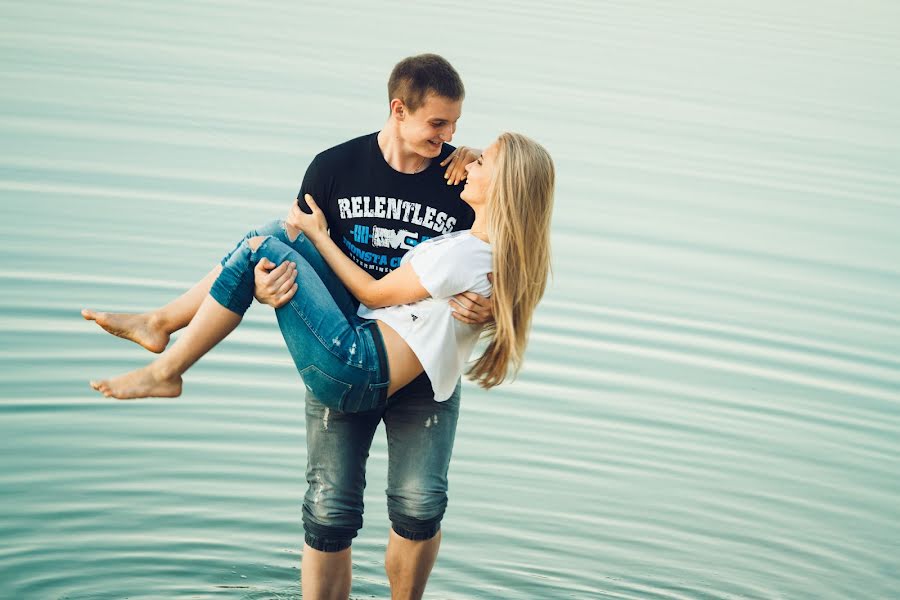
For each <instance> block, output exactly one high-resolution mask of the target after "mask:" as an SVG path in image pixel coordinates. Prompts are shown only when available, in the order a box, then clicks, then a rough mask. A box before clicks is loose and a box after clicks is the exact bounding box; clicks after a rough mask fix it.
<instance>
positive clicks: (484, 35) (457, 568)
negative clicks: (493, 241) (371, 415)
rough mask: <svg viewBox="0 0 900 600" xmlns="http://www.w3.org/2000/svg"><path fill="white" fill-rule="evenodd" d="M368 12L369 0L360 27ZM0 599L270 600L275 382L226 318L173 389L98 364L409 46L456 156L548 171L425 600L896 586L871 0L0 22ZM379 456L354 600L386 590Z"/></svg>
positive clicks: (137, 7)
mask: <svg viewBox="0 0 900 600" xmlns="http://www.w3.org/2000/svg"><path fill="white" fill-rule="evenodd" d="M376 4H377V6H376ZM0 17H2V19H0V31H2V35H0V211H2V213H0V214H2V217H0V231H2V232H3V233H4V234H5V236H4V237H5V240H6V244H5V249H4V251H3V253H2V259H0V286H2V290H3V291H2V294H0V390H2V391H0V394H2V397H0V452H2V463H0V540H2V541H0V597H3V598H15V599H32V598H34V599H41V600H42V599H46V598H66V599H69V600H76V599H78V600H81V599H96V598H110V599H113V598H115V599H119V598H131V599H144V598H204V599H205V598H216V599H219V598H222V599H224V598H239V599H259V600H261V599H273V598H279V599H280V598H298V597H299V595H300V589H299V587H300V586H299V564H300V551H301V549H302V529H301V522H300V506H301V501H302V496H303V492H304V490H305V481H304V473H303V472H304V465H305V450H304V444H305V440H304V436H305V432H304V428H303V427H304V424H303V411H302V403H303V387H302V385H300V383H299V380H298V377H297V375H296V372H295V371H294V369H293V367H292V364H291V362H290V359H289V357H288V355H287V353H286V351H285V350H284V348H283V344H282V341H281V338H280V336H279V334H278V331H277V328H276V326H275V325H274V319H273V318H272V315H271V313H270V312H268V310H266V309H265V308H264V307H258V306H256V307H254V308H253V309H252V310H251V312H250V313H249V316H248V319H247V320H246V322H245V324H244V325H242V327H241V328H240V329H239V330H238V331H237V332H236V333H235V334H234V335H233V336H232V337H231V338H229V339H228V340H227V341H226V342H225V343H224V344H222V345H221V346H220V347H219V348H217V349H215V350H214V351H213V352H212V353H211V354H210V355H209V356H208V357H206V358H205V359H204V360H203V361H201V362H200V363H199V364H198V365H197V366H196V367H195V368H194V369H193V370H192V371H191V372H190V373H189V374H188V375H187V378H186V388H185V389H186V391H185V394H184V395H183V396H182V397H181V398H178V399H175V400H146V401H140V402H129V403H120V402H114V401H110V400H106V399H103V398H101V397H98V396H97V395H95V394H94V393H93V392H92V391H91V390H90V389H89V388H88V386H87V381H88V379H90V378H94V377H98V376H106V375H112V374H117V373H120V372H123V371H125V370H129V369H132V368H135V367H138V366H140V365H142V364H144V363H145V362H146V361H147V360H148V355H147V353H146V352H144V351H143V350H141V349H140V348H138V347H137V346H134V345H132V344H129V343H127V342H125V341H122V340H119V339H116V338H113V337H111V336H108V335H105V334H103V333H102V332H101V331H100V330H99V329H97V328H96V327H95V326H93V325H92V324H90V323H87V322H85V321H82V320H81V319H80V317H79V314H78V311H79V309H80V308H81V307H83V306H89V307H94V308H98V309H107V310H118V311H141V310H146V309H148V308H151V307H154V306H157V305H160V304H162V303H164V302H166V301H167V300H169V299H170V298H172V297H173V296H175V295H177V294H178V293H180V291H181V290H183V289H185V288H186V287H188V286H189V285H190V284H191V283H192V282H193V281H194V280H196V279H198V278H199V277H200V276H201V275H202V274H204V273H205V272H206V271H207V270H208V268H210V267H211V266H212V265H213V264H214V263H215V262H216V261H217V260H218V259H219V258H220V256H221V255H222V254H223V253H224V251H226V250H227V249H228V248H230V247H231V245H232V244H233V242H234V240H235V239H237V238H238V237H239V236H240V235H242V234H243V232H244V231H245V230H247V229H248V228H249V227H250V226H253V225H256V224H259V223H262V222H264V221H265V220H268V219H270V218H273V217H277V216H281V215H283V214H285V213H286V209H287V205H288V203H289V202H290V200H291V198H292V197H293V195H294V194H296V191H297V188H298V186H299V182H300V180H301V178H302V176H303V172H304V170H305V168H306V165H307V164H308V162H309V161H310V160H311V158H312V157H313V156H314V155H315V153H316V152H318V151H320V150H322V149H324V148H326V147H329V146H331V145H334V144H336V143H339V142H341V141H343V140H345V139H348V138H350V137H354V136H356V135H360V134H363V133H367V132H371V131H374V130H376V129H378V128H379V127H380V126H381V125H382V123H383V122H384V119H385V117H386V114H387V102H386V93H385V82H386V79H387V76H388V73H389V72H390V68H391V67H392V66H393V64H394V63H395V62H396V61H397V60H398V59H400V58H402V57H403V56H407V55H410V54H415V53H419V52H424V51H435V52H438V53H440V54H443V55H444V56H446V57H447V58H449V59H450V60H451V61H452V62H453V63H454V65H455V66H456V67H457V69H458V70H459V71H460V73H461V75H462V76H463V79H464V81H465V83H466V86H467V90H468V95H467V97H466V101H465V106H464V113H463V118H462V119H461V121H460V123H459V130H458V132H457V133H458V135H457V137H456V139H455V140H454V143H461V144H467V145H474V146H479V145H481V146H483V145H485V144H487V143H489V142H490V141H491V140H492V139H493V137H495V136H496V134H497V133H499V132H500V131H502V130H515V131H521V132H523V133H527V134H528V135H531V136H532V137H534V138H536V139H538V140H539V141H541V142H542V143H544V144H545V145H546V146H547V147H548V149H549V150H550V151H551V153H552V154H553V156H554V158H555V160H556V164H557V169H558V181H559V183H558V190H557V209H556V213H555V219H554V224H553V232H554V237H553V241H554V279H553V282H552V285H551V287H550V289H549V291H548V293H547V296H546V300H545V301H544V303H543V305H542V306H541V308H540V311H539V312H538V314H537V317H536V321H535V326H534V333H533V336H532V341H531V346H530V348H529V353H528V361H527V364H526V367H525V369H524V371H523V372H522V374H521V376H520V377H519V379H518V381H517V382H515V383H513V384H511V385H506V386H503V387H501V388H498V389H496V390H493V391H491V392H489V393H485V392H483V391H481V390H479V389H478V388H476V387H474V386H472V385H468V386H467V387H466V388H465V389H464V394H463V410H462V415H461V418H460V423H459V433H458V437H457V443H456V448H455V453H454V458H453V463H452V465H451V473H450V476H451V491H450V505H449V508H448V512H447V515H446V518H445V520H444V539H443V545H442V549H441V554H440V557H439V559H438V563H437V566H436V568H435V571H434V573H433V575H432V578H431V581H430V583H429V588H428V597H431V598H447V599H463V598H503V599H520V598H521V599H525V598H617V599H644V598H652V599H660V600H662V599H666V600H670V599H685V600H687V599H697V598H752V599H763V598H817V599H825V598H828V599H830V598H834V599H848V598H849V599H862V598H877V599H890V598H898V597H900V558H898V556H900V514H898V513H900V511H898V506H900V475H898V473H900V311H898V307H900V191H898V190H900V81H898V77H900V75H898V72H900V71H898V65H900V35H898V33H900V26H898V24H900V8H898V5H897V4H896V3H893V2H887V1H871V2H857V3H850V2H837V1H824V2H821V1H819V2H811V1H799V2H774V1H772V0H763V1H761V2H756V3H738V2H724V3H715V2H704V1H701V0H687V1H685V2H678V3H669V2H651V1H636V2H569V3H560V4H555V5H554V4H546V3H536V2H518V3H496V4H495V3H478V4H465V5H453V4H444V5H442V6H437V5H434V6H431V7H426V6H420V5H418V4H411V3H399V2H386V3H371V4H370V3H362V2H357V3H347V4H343V3H341V4H336V5H332V6H326V5H324V4H315V5H306V4H305V3H276V2H253V3H251V2H237V1H233V2H187V3H181V2H156V3H144V2H131V1H122V2H110V3H102V2H42V3H15V2H9V3H4V4H3V5H2V7H0ZM386 466H387V463H386V443H385V440H384V437H383V435H382V434H381V433H379V434H378V435H376V442H375V444H374V446H373V449H372V453H371V458H370V460H369V467H368V482H369V485H368V489H367V492H366V497H365V500H366V507H367V511H366V524H365V528H364V529H363V531H362V534H361V535H360V537H359V538H358V539H357V540H356V542H355V544H354V554H353V557H354V564H355V576H354V591H353V597H354V598H369V597H377V598H387V597H389V591H388V587H387V580H386V577H385V575H384V572H383V567H382V564H383V560H382V559H383V551H384V547H385V543H386V539H387V530H388V527H389V524H388V520H387V516H386V508H385V501H384V493H383V490H384V487H385V485H386V483H385V471H386Z"/></svg>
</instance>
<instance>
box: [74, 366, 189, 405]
mask: <svg viewBox="0 0 900 600" xmlns="http://www.w3.org/2000/svg"><path fill="white" fill-rule="evenodd" d="M91 387H92V388H94V389H95V390H97V391H98V392H100V393H101V394H103V395H104V396H106V397H107V398H110V397H112V398H118V399H119V400H129V399H131V398H149V397H151V396H152V397H157V398H175V397H177V396H180V395H181V376H175V377H168V378H166V377H163V376H161V375H159V374H158V372H157V371H156V370H154V368H153V365H148V366H146V367H144V368H142V369H138V370H136V371H132V372H130V373H125V374H124V375H119V376H118V377H114V378H112V379H102V380H100V381H92V382H91Z"/></svg>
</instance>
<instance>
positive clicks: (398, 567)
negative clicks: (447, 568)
mask: <svg viewBox="0 0 900 600" xmlns="http://www.w3.org/2000/svg"><path fill="white" fill-rule="evenodd" d="M389 535H390V537H389V538H388V547H387V552H386V553H385V555H384V570H385V571H387V576H388V581H390V582H391V599H392V600H406V599H407V598H409V599H417V598H421V597H422V594H424V593H425V584H426V583H427V582H428V576H429V575H430V574H431V569H432V567H434V561H435V560H436V559H437V555H438V550H439V549H440V547H441V532H440V531H438V532H437V534H435V536H434V537H433V538H431V539H430V540H418V541H416V540H408V539H406V538H405V537H401V536H400V535H398V534H397V532H396V531H394V530H393V529H391V531H390V534H389Z"/></svg>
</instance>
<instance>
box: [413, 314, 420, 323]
mask: <svg viewBox="0 0 900 600" xmlns="http://www.w3.org/2000/svg"><path fill="white" fill-rule="evenodd" d="M411 316H412V320H413V323H415V322H416V319H418V318H419V315H411Z"/></svg>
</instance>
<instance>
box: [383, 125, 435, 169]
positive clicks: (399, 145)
mask: <svg viewBox="0 0 900 600" xmlns="http://www.w3.org/2000/svg"><path fill="white" fill-rule="evenodd" d="M378 147H379V148H380V149H381V154H382V156H384V160H385V162H387V164H389V165H390V166H391V168H392V169H394V170H395V171H399V172H401V173H418V172H420V171H423V170H424V169H425V167H427V166H428V164H429V163H430V162H431V159H429V158H425V157H423V156H421V155H419V154H416V153H415V152H412V151H411V150H409V149H408V148H406V145H405V144H404V143H403V140H402V139H401V138H400V132H399V131H397V126H396V125H395V124H394V123H393V122H392V121H390V120H388V122H387V124H385V126H384V128H383V129H382V130H381V131H379V132H378Z"/></svg>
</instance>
